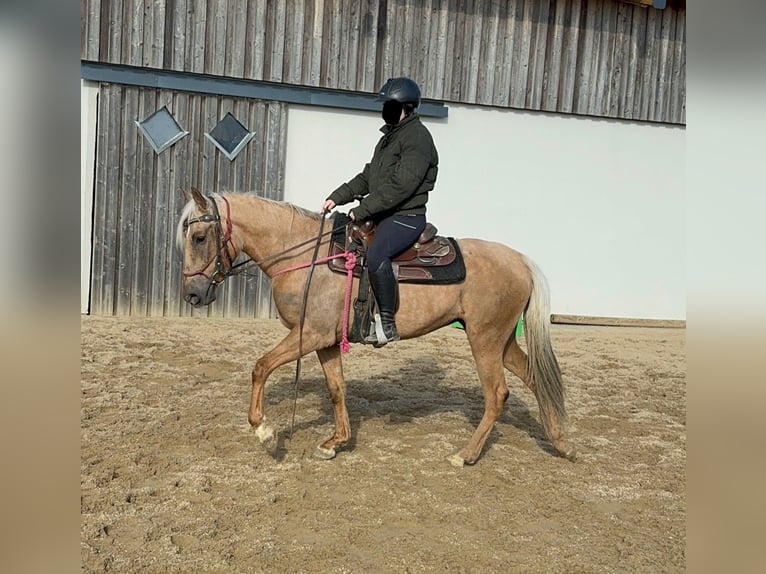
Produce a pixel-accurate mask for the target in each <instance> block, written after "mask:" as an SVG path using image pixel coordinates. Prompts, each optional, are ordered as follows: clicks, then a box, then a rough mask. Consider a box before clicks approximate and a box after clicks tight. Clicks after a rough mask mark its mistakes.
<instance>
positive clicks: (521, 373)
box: [503, 337, 577, 460]
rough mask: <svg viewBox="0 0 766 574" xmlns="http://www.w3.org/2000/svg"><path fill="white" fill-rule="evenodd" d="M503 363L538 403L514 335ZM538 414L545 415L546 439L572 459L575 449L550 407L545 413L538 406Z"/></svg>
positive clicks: (525, 357) (504, 355)
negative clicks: (569, 442)
mask: <svg viewBox="0 0 766 574" xmlns="http://www.w3.org/2000/svg"><path fill="white" fill-rule="evenodd" d="M503 364H504V365H505V368H506V369H508V370H509V371H511V372H512V373H513V374H514V375H516V376H517V377H519V378H520V379H521V380H522V381H524V384H525V385H526V386H527V387H528V388H529V390H531V391H532V393H533V394H534V395H535V399H536V400H537V401H538V404H539V399H538V398H537V391H536V389H535V383H534V381H533V380H532V377H531V376H530V374H529V366H528V362H527V354H526V353H525V352H524V351H523V350H522V349H521V347H519V342H518V341H517V340H516V338H515V337H513V338H511V339H510V341H508V345H507V346H506V348H505V353H504V354H503ZM540 416H541V417H546V421H547V423H546V424H544V426H545V428H547V429H549V431H548V433H547V434H548V439H549V440H550V441H551V443H553V446H554V447H555V448H556V450H557V451H558V452H559V454H560V455H561V456H563V457H565V458H567V459H569V460H574V459H575V458H576V456H577V455H576V453H575V450H574V449H573V448H572V447H571V446H570V445H569V444H568V443H567V441H566V439H565V437H564V430H563V428H562V425H561V423H560V421H559V419H558V418H557V417H556V415H555V413H554V412H553V411H552V410H550V409H549V412H547V413H545V412H543V409H542V408H540Z"/></svg>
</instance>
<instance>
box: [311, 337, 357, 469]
mask: <svg viewBox="0 0 766 574" xmlns="http://www.w3.org/2000/svg"><path fill="white" fill-rule="evenodd" d="M316 353H317V356H318V357H319V362H320V363H321V364H322V371H324V376H325V381H326V383H327V390H328V391H329V393H330V401H332V412H333V416H334V418H335V434H333V435H332V437H330V438H329V439H327V440H326V441H325V442H323V443H322V444H321V445H319V446H318V447H317V450H316V453H315V454H316V456H317V458H324V459H331V458H334V457H335V451H336V450H337V449H338V448H340V447H342V446H343V445H344V444H346V443H347V442H348V439H349V437H350V436H351V426H350V425H349V422H348V411H347V410H346V383H345V381H344V379H343V362H342V361H341V356H340V346H339V345H335V346H334V347H329V348H327V349H319V350H317V352H316Z"/></svg>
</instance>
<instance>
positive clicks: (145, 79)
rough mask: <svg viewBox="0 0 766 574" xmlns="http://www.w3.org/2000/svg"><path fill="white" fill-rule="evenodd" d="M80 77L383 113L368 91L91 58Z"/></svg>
mask: <svg viewBox="0 0 766 574" xmlns="http://www.w3.org/2000/svg"><path fill="white" fill-rule="evenodd" d="M80 77H81V78H82V79H83V80H88V81H94V82H105V83H112V84H125V85H129V86H142V87H147V88H157V89H165V90H173V91H181V92H195V93H201V94H216V95H219V96H230V97H235V98H251V99H257V100H271V101H280V102H286V103H290V104H304V105H308V106H323V107H328V108H342V109H347V110H365V111H374V112H380V102H378V101H376V99H375V98H376V97H377V94H370V93H365V92H350V91H345V90H330V89H326V88H314V87H308V86H294V85H289V84H278V83H274V82H262V81H256V80H245V79H241V78H227V77H223V76H212V75H208V74H195V73H191V72H177V71H172V70H159V69H156V68H140V67H136V66H126V65H123V64H107V63H103V62H93V61H89V60H81V62H80ZM448 109H449V108H447V106H445V105H444V103H443V102H434V101H425V100H424V101H422V102H421V103H420V107H419V108H418V114H420V115H421V116H424V117H434V118H446V117H447V112H448Z"/></svg>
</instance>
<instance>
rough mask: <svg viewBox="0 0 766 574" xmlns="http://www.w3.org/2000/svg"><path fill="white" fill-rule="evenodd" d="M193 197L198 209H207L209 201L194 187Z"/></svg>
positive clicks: (192, 190)
mask: <svg viewBox="0 0 766 574" xmlns="http://www.w3.org/2000/svg"><path fill="white" fill-rule="evenodd" d="M191 195H192V198H193V199H194V202H195V203H196V204H197V207H199V208H200V209H207V199H205V196H204V195H202V194H201V193H200V192H199V189H197V188H196V187H192V188H191Z"/></svg>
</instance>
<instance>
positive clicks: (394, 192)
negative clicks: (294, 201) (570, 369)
mask: <svg viewBox="0 0 766 574" xmlns="http://www.w3.org/2000/svg"><path fill="white" fill-rule="evenodd" d="M377 99H378V101H382V102H383V110H382V113H381V115H382V116H383V120H384V121H385V122H386V124H385V125H384V126H383V127H381V128H380V131H381V132H383V136H382V137H381V138H380V140H379V141H378V143H377V145H376V146H375V151H374V153H373V156H372V159H371V160H370V162H369V163H367V164H366V165H365V166H364V169H362V172H361V173H359V174H358V175H356V176H355V177H353V178H352V179H351V180H350V181H348V183H344V184H342V185H341V186H340V187H338V188H337V189H336V190H335V191H333V192H332V193H331V194H330V195H329V196H328V197H327V199H326V200H325V202H324V203H323V204H322V209H321V211H322V212H323V213H324V212H327V211H330V210H332V209H333V208H334V207H336V206H337V205H343V204H345V203H350V202H352V201H354V200H355V199H358V200H359V205H358V206H357V207H354V208H353V209H351V210H350V211H349V214H348V215H349V217H350V218H351V219H352V220H354V221H355V222H362V221H364V220H366V219H371V220H372V221H373V222H374V223H375V224H376V230H375V235H374V236H373V240H372V243H371V244H370V246H369V249H368V251H367V263H368V267H369V269H370V284H371V285H372V290H373V293H374V294H375V300H376V301H377V303H378V311H379V312H380V319H381V323H382V327H383V333H384V335H385V338H386V339H385V341H378V338H377V337H376V336H375V335H374V334H373V335H370V336H369V337H368V338H367V339H366V342H370V343H378V344H382V345H385V344H386V343H387V342H389V341H398V340H399V333H398V332H397V330H396V322H395V313H396V303H397V297H398V285H397V280H396V275H395V274H394V270H393V268H392V265H391V258H393V257H396V256H397V255H399V254H400V253H402V252H404V251H406V250H407V249H408V248H409V247H411V246H412V244H413V243H415V241H417V238H418V236H419V235H420V234H421V232H422V231H423V229H424V228H425V225H426V215H425V214H426V203H427V202H428V192H429V191H431V190H432V189H433V188H434V184H435V183H436V175H437V172H438V165H439V155H438V153H437V151H436V146H435V145H434V142H433V138H432V137H431V133H430V132H429V131H428V128H426V127H425V126H424V125H423V124H422V122H421V121H420V116H419V115H418V113H417V112H416V111H415V110H416V109H417V107H418V106H419V105H420V88H419V87H418V85H417V84H416V83H415V82H414V81H412V80H411V79H409V78H391V79H389V80H388V81H387V82H386V83H385V84H384V85H383V87H382V88H381V89H380V92H379V94H378V98H377Z"/></svg>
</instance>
